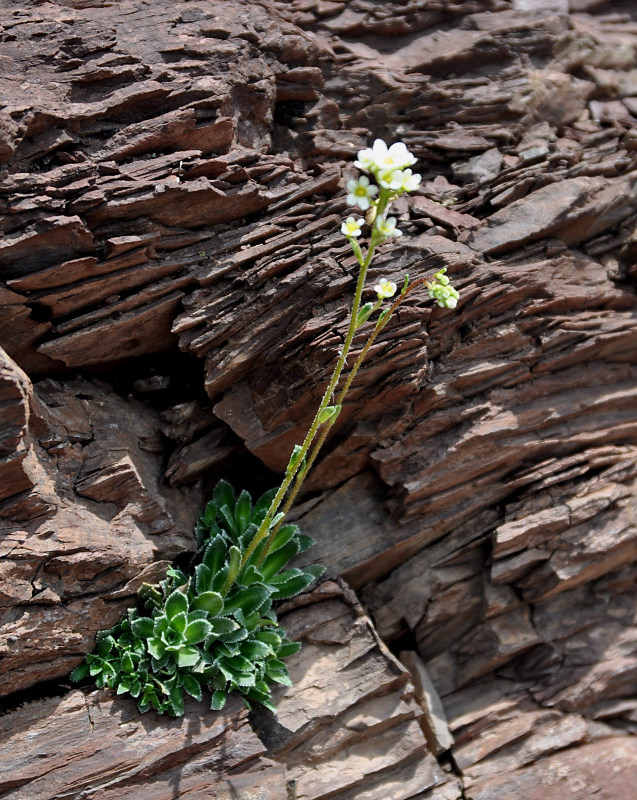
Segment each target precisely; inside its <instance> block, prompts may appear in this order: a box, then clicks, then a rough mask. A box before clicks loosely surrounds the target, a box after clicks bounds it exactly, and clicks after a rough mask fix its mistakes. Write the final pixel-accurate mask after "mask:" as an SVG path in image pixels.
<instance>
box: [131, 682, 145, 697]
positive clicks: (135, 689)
mask: <svg viewBox="0 0 637 800" xmlns="http://www.w3.org/2000/svg"><path fill="white" fill-rule="evenodd" d="M141 690H142V684H141V682H140V681H139V679H138V678H135V679H134V680H133V682H132V683H131V685H130V689H129V690H128V691H129V692H130V693H131V695H132V696H133V697H139V695H140V693H141Z"/></svg>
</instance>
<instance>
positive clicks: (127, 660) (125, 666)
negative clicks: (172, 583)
mask: <svg viewBox="0 0 637 800" xmlns="http://www.w3.org/2000/svg"><path fill="white" fill-rule="evenodd" d="M121 665H122V672H127V673H129V674H130V673H131V672H134V671H135V665H134V664H133V659H132V657H131V654H130V653H124V654H123V655H122V659H121Z"/></svg>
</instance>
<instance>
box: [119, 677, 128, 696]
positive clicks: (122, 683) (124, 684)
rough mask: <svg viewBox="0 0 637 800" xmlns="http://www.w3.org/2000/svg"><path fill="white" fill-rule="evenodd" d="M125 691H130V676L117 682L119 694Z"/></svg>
mask: <svg viewBox="0 0 637 800" xmlns="http://www.w3.org/2000/svg"><path fill="white" fill-rule="evenodd" d="M125 692H130V679H129V678H122V680H121V681H120V682H119V683H118V684H117V694H124V693H125Z"/></svg>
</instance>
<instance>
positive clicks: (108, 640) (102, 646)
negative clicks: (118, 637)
mask: <svg viewBox="0 0 637 800" xmlns="http://www.w3.org/2000/svg"><path fill="white" fill-rule="evenodd" d="M113 647H115V639H113V637H112V636H108V635H106V636H104V635H102V636H99V635H98V639H97V653H98V655H100V656H107V655H108V654H109V653H110V652H111V650H112V649H113Z"/></svg>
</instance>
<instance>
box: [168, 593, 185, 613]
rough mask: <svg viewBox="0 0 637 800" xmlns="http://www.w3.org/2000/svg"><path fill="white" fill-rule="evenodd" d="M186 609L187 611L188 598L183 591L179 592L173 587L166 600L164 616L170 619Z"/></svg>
mask: <svg viewBox="0 0 637 800" xmlns="http://www.w3.org/2000/svg"><path fill="white" fill-rule="evenodd" d="M186 611H188V598H187V597H186V595H185V594H184V593H183V592H180V591H179V589H175V591H174V592H173V593H172V594H171V595H169V596H168V599H167V600H166V616H167V617H168V618H169V619H172V618H173V617H175V616H177V614H181V613H182V612H186Z"/></svg>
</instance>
